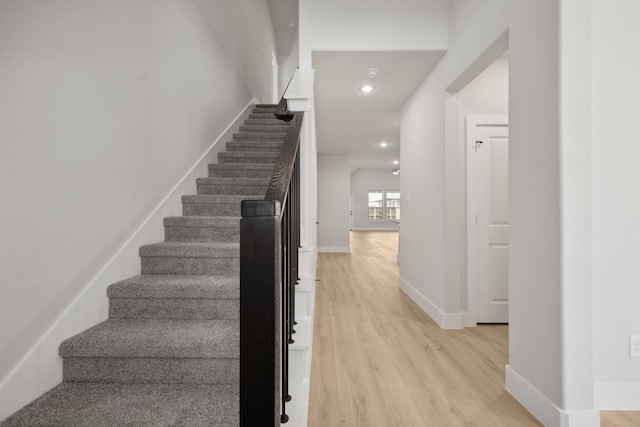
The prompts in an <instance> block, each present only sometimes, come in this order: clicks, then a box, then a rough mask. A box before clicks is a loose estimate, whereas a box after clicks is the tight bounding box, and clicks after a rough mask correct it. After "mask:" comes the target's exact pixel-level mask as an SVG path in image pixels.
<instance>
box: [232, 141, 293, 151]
mask: <svg viewBox="0 0 640 427" xmlns="http://www.w3.org/2000/svg"><path fill="white" fill-rule="evenodd" d="M246 151H249V152H254V153H255V152H260V153H265V152H266V153H280V151H282V143H280V142H263V143H253V142H229V143H227V152H231V153H237V152H246Z"/></svg>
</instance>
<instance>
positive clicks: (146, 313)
mask: <svg viewBox="0 0 640 427" xmlns="http://www.w3.org/2000/svg"><path fill="white" fill-rule="evenodd" d="M239 310H240V302H239V300H237V299H229V300H222V299H149V298H111V299H110V300H109V317H110V318H112V319H190V320H204V319H225V320H238V318H239Z"/></svg>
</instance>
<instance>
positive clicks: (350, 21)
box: [299, 0, 449, 68]
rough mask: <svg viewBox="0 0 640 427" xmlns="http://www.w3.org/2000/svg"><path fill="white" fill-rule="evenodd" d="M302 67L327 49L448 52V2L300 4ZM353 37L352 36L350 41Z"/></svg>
mask: <svg viewBox="0 0 640 427" xmlns="http://www.w3.org/2000/svg"><path fill="white" fill-rule="evenodd" d="M299 10H300V31H299V37H300V39H299V40H300V65H301V67H302V68H307V67H311V53H312V52H313V51H322V50H338V51H340V50H346V51H349V50H354V51H366V50H378V51H385V50H387V51H388V50H391V51H395V50H436V51H438V50H445V49H446V48H447V46H448V44H449V19H448V17H449V2H448V1H447V0H396V1H394V2H389V1H386V0H366V1H365V0H351V1H348V2H345V1H342V0H323V1H315V0H300V1H299ZM345 34H348V35H349V36H348V37H345Z"/></svg>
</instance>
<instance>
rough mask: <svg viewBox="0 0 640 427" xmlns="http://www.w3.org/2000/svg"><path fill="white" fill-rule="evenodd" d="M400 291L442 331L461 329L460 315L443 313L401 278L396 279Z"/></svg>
mask: <svg viewBox="0 0 640 427" xmlns="http://www.w3.org/2000/svg"><path fill="white" fill-rule="evenodd" d="M398 284H399V286H400V289H402V290H403V291H404V293H406V294H407V295H408V296H409V298H411V299H412V300H413V301H414V302H415V303H416V304H418V306H419V307H420V308H422V309H423V310H424V311H425V312H426V313H427V314H428V315H429V316H430V317H431V318H432V319H433V320H435V322H436V323H437V324H438V325H439V326H440V327H441V328H443V329H462V313H445V312H443V311H442V310H440V309H439V308H438V306H436V305H435V304H434V303H432V302H431V301H429V299H428V298H427V297H425V296H424V295H422V294H421V293H420V292H419V291H418V290H417V289H416V288H414V287H413V286H411V284H410V283H409V282H407V281H406V280H404V279H403V278H402V277H399V278H398Z"/></svg>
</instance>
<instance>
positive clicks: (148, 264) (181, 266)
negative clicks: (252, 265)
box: [141, 257, 240, 275]
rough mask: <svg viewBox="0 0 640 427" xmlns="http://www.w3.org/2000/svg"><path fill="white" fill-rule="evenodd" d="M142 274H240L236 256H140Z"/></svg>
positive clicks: (238, 261)
mask: <svg viewBox="0 0 640 427" xmlns="http://www.w3.org/2000/svg"><path fill="white" fill-rule="evenodd" d="M141 263H142V274H196V275H201V274H205V275H215V274H220V275H234V274H240V260H239V259H238V258H195V257H194V258H189V257H142V259H141Z"/></svg>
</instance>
